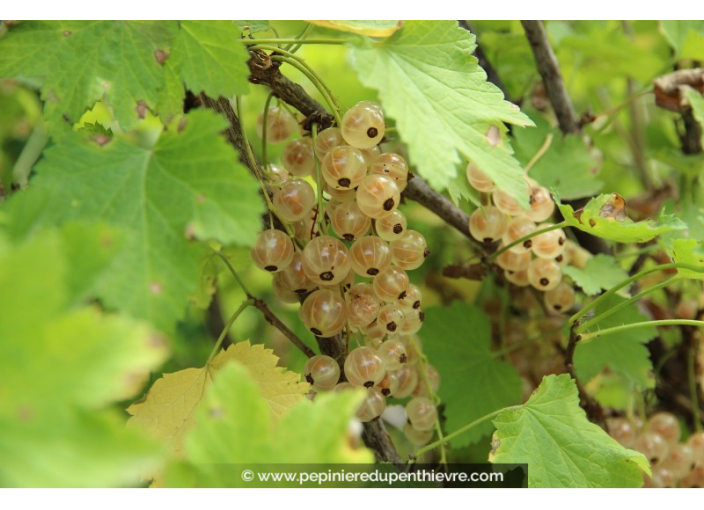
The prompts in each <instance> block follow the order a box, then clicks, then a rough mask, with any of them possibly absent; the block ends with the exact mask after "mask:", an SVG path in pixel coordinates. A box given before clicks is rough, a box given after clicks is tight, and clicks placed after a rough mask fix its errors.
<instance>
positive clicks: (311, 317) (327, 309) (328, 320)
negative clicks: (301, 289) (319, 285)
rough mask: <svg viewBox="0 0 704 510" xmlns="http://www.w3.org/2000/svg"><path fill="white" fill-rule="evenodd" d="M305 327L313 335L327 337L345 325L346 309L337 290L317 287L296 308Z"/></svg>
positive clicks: (333, 334)
mask: <svg viewBox="0 0 704 510" xmlns="http://www.w3.org/2000/svg"><path fill="white" fill-rule="evenodd" d="M298 315H299V317H300V318H301V320H302V321H303V323H304V324H305V325H306V328H308V330H309V331H310V332H311V333H313V334H314V335H315V336H319V337H323V338H329V337H331V336H335V335H336V334H338V333H339V332H340V331H342V329H343V328H344V327H345V323H346V322H347V310H346V307H345V301H344V300H343V299H342V296H340V292H339V291H334V290H329V289H319V290H316V291H315V292H313V293H311V294H310V295H309V296H308V297H307V298H306V300H305V301H304V302H303V304H302V305H301V308H300V309H299V310H298Z"/></svg>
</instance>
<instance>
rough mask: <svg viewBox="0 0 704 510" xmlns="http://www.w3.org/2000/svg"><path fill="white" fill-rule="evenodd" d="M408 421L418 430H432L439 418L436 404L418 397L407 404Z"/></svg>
mask: <svg viewBox="0 0 704 510" xmlns="http://www.w3.org/2000/svg"><path fill="white" fill-rule="evenodd" d="M406 415H407V416H408V421H409V422H410V424H411V425H412V426H413V428H414V429H416V430H422V431H427V430H432V428H433V427H434V426H435V420H436V419H437V417H438V413H437V410H436V409H435V404H433V402H432V401H431V400H430V399H428V398H425V397H416V398H413V399H411V401H410V402H409V403H408V404H406Z"/></svg>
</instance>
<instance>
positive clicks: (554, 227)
mask: <svg viewBox="0 0 704 510" xmlns="http://www.w3.org/2000/svg"><path fill="white" fill-rule="evenodd" d="M567 226H569V225H568V223H567V222H566V221H561V222H560V223H556V224H555V225H552V226H550V227H546V228H543V229H540V230H536V231H535V232H531V233H530V234H528V235H525V236H523V237H521V238H520V239H516V240H515V241H513V242H512V243H509V244H507V245H506V246H503V247H501V249H500V250H497V251H496V252H494V253H493V254H492V255H489V257H487V259H486V261H487V263H488V264H491V263H492V262H494V261H495V260H496V259H497V258H498V257H499V256H500V255H501V254H502V253H504V252H505V251H507V250H510V249H511V248H513V247H514V246H517V245H519V244H523V243H525V242H526V241H528V240H529V239H532V238H534V237H535V236H539V235H540V234H544V233H545V232H551V231H553V230H557V229H560V228H563V227H567Z"/></svg>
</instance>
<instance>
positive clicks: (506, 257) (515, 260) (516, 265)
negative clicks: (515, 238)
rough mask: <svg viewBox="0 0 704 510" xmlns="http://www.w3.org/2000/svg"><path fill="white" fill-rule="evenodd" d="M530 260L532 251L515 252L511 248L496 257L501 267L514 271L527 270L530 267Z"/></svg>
mask: <svg viewBox="0 0 704 510" xmlns="http://www.w3.org/2000/svg"><path fill="white" fill-rule="evenodd" d="M530 261H531V256H530V252H523V253H515V252H512V251H511V250H506V251H504V252H502V253H501V254H500V255H499V256H498V257H496V263H497V264H498V265H499V267H500V268H502V269H504V270H506V271H513V272H520V271H525V270H526V269H528V264H530Z"/></svg>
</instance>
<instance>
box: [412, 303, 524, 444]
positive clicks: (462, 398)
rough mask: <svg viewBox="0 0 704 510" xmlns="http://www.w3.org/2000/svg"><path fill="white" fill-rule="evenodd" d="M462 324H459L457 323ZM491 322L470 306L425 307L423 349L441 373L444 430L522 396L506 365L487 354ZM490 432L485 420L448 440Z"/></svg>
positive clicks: (460, 440) (471, 439) (458, 440)
mask: <svg viewBox="0 0 704 510" xmlns="http://www.w3.org/2000/svg"><path fill="white" fill-rule="evenodd" d="M460 324H461V325H462V327H459V325H460ZM490 347H491V325H490V324H489V320H488V318H487V317H486V314H485V313H484V312H483V311H482V310H481V309H480V308H477V307H475V306H470V305H467V304H466V303H463V302H459V301H456V302H455V303H453V304H452V305H451V306H450V307H448V308H430V309H428V310H427V311H426V320H425V325H424V328H423V350H424V352H425V354H427V356H428V358H429V359H430V360H431V362H432V364H433V365H434V366H435V367H436V368H437V369H438V372H440V376H441V377H442V384H441V385H440V390H439V394H440V398H441V399H442V401H443V403H444V404H445V405H446V409H445V415H446V417H447V423H446V429H447V430H449V431H452V430H457V429H459V428H460V427H462V426H463V425H466V424H467V423H469V422H471V421H473V420H475V419H477V418H480V417H482V416H484V415H486V414H488V413H490V412H492V411H496V410H497V409H501V408H502V407H506V406H508V405H512V404H517V403H518V402H520V400H521V381H520V378H519V377H518V374H517V372H516V370H515V369H514V368H513V366H511V365H510V364H508V363H506V362H503V361H499V360H497V359H496V358H494V357H493V356H492V354H491V352H490V350H489V349H490ZM490 432H491V425H490V424H489V423H488V422H487V423H485V424H482V425H479V426H477V427H474V428H472V429H471V430H469V431H468V432H467V433H466V434H462V435H460V436H458V437H457V438H455V439H453V440H452V441H451V444H452V445H453V446H455V447H460V446H466V445H467V444H469V443H473V442H476V441H478V440H479V439H481V438H482V437H483V436H485V435H487V434H489V433H490Z"/></svg>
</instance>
